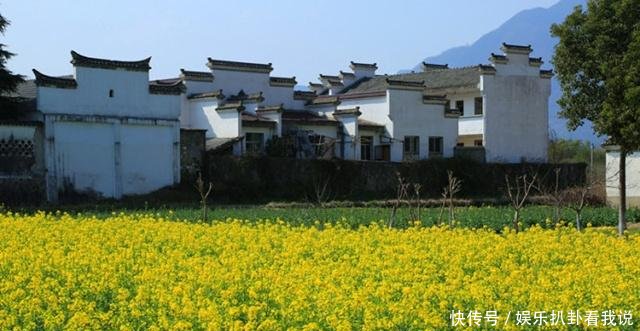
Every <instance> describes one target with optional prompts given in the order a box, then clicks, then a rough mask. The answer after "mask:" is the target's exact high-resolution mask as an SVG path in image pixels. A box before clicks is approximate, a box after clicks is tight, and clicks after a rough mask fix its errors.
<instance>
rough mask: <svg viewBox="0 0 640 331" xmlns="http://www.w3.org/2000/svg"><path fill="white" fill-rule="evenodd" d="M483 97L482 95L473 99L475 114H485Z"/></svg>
mask: <svg viewBox="0 0 640 331" xmlns="http://www.w3.org/2000/svg"><path fill="white" fill-rule="evenodd" d="M483 101H484V100H483V98H482V97H476V98H475V99H473V106H474V107H473V114H474V115H483V114H484V105H483Z"/></svg>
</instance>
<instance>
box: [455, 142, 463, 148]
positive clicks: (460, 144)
mask: <svg viewBox="0 0 640 331" xmlns="http://www.w3.org/2000/svg"><path fill="white" fill-rule="evenodd" d="M456 146H457V147H464V143H463V142H459V143H457V144H456Z"/></svg>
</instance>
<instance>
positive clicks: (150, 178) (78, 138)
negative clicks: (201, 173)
mask: <svg viewBox="0 0 640 331" xmlns="http://www.w3.org/2000/svg"><path fill="white" fill-rule="evenodd" d="M71 56H72V60H71V63H72V64H73V74H72V75H70V76H65V77H52V76H47V75H45V74H42V73H40V72H39V71H37V70H35V69H34V70H33V72H34V74H35V78H36V79H35V84H36V86H37V93H36V111H37V113H36V114H37V116H38V117H40V119H41V121H42V122H43V123H44V166H45V169H46V170H45V171H46V175H45V179H46V192H47V198H48V200H50V201H55V200H57V197H58V193H59V192H60V191H64V190H66V189H73V190H74V191H78V192H91V193H95V194H96V195H98V196H101V197H111V198H120V197H122V196H123V195H132V194H144V193H149V192H151V191H154V190H157V189H159V188H161V187H164V186H168V185H173V184H176V183H178V182H179V181H180V160H179V157H180V154H179V139H180V138H179V137H180V122H179V116H180V110H181V100H182V99H181V98H182V91H183V86H182V84H181V83H176V84H168V85H159V84H150V83H149V69H150V66H149V62H150V59H151V58H147V59H144V60H141V61H132V62H127V61H113V60H105V59H97V58H90V57H86V56H82V55H80V54H78V53H76V52H73V51H72V52H71Z"/></svg>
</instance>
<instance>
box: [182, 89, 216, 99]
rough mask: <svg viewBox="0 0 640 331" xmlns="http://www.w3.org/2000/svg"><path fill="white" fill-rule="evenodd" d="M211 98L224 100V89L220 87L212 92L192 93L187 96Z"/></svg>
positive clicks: (189, 97)
mask: <svg viewBox="0 0 640 331" xmlns="http://www.w3.org/2000/svg"><path fill="white" fill-rule="evenodd" d="M210 98H215V99H218V100H222V99H224V98H225V96H224V94H222V89H220V90H217V91H212V92H205V93H195V94H190V95H189V96H188V97H187V99H210Z"/></svg>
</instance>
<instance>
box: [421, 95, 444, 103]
mask: <svg viewBox="0 0 640 331" xmlns="http://www.w3.org/2000/svg"><path fill="white" fill-rule="evenodd" d="M447 102H448V100H447V96H446V95H433V94H425V95H423V96H422V103H424V104H427V105H446V104H447Z"/></svg>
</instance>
